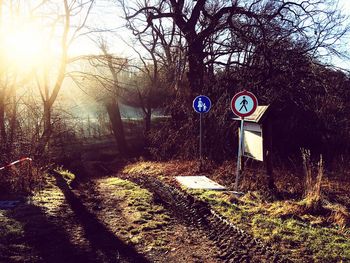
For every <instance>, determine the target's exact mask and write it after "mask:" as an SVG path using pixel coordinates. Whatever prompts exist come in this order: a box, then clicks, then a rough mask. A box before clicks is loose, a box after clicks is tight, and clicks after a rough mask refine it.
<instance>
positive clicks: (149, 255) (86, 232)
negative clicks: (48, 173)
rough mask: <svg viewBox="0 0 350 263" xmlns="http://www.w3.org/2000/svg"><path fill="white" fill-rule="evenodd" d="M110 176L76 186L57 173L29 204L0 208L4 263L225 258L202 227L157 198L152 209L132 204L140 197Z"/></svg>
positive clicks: (0, 248) (0, 256) (0, 250)
mask: <svg viewBox="0 0 350 263" xmlns="http://www.w3.org/2000/svg"><path fill="white" fill-rule="evenodd" d="M111 180H114V178H110V177H106V178H98V179H92V180H91V181H88V182H86V183H85V184H84V185H82V186H81V187H79V189H75V190H71V189H70V188H69V187H68V185H67V184H66V182H65V181H64V180H63V179H62V178H61V177H59V176H56V177H55V178H51V179H50V180H49V183H48V185H47V187H45V189H44V190H43V191H42V192H41V193H39V194H36V195H35V196H34V197H33V198H32V201H31V202H30V203H27V204H21V205H19V206H18V207H17V208H15V209H13V210H6V211H3V210H0V231H1V232H0V241H1V242H0V262H220V261H219V260H218V259H217V257H216V255H217V251H216V249H215V246H214V244H213V242H212V241H210V240H209V239H208V238H207V237H205V235H203V233H201V232H200V231H199V230H198V229H196V228H191V227H189V226H187V225H186V224H184V223H182V222H180V221H179V220H178V219H176V218H174V217H173V216H172V215H171V214H170V213H168V212H167V211H166V210H165V209H164V208H163V207H162V206H160V205H159V204H156V203H154V202H153V201H151V202H150V204H149V207H148V206H147V207H148V209H150V212H148V211H142V210H143V208H142V207H141V206H135V207H134V206H130V205H129V204H130V200H131V199H132V198H136V199H135V200H136V201H137V200H138V199H137V196H135V197H133V196H121V195H119V194H118V193H120V192H121V190H120V189H121V188H119V190H120V191H119V192H118V191H116V190H117V189H116V185H115V184H113V183H111ZM119 187H120V186H119ZM125 187H126V190H125V191H128V189H127V187H129V186H128V185H126V186H125ZM142 191H145V190H142ZM131 208H136V210H135V211H133V210H132V209H131ZM137 209H139V210H141V211H138V210H137ZM139 214H140V215H143V216H144V217H145V220H138V221H137V220H135V218H136V217H138V216H139ZM146 216H147V217H146ZM159 218H161V219H162V220H163V219H164V220H163V221H164V222H165V223H164V224H157V221H161V220H160V219H159ZM165 219H166V220H165Z"/></svg>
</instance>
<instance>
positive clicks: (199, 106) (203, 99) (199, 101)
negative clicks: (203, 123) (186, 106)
mask: <svg viewBox="0 0 350 263" xmlns="http://www.w3.org/2000/svg"><path fill="white" fill-rule="evenodd" d="M210 107H211V101H210V99H209V98H208V97H207V96H204V95H199V96H197V97H196V98H195V99H194V100H193V109H194V110H195V111H196V112H198V113H207V112H208V111H209V110H210Z"/></svg>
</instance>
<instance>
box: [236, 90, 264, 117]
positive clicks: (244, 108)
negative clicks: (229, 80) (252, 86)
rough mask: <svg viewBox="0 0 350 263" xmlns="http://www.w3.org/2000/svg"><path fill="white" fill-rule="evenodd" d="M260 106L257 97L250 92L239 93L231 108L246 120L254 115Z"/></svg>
mask: <svg viewBox="0 0 350 263" xmlns="http://www.w3.org/2000/svg"><path fill="white" fill-rule="evenodd" d="M257 106H258V100H257V99H256V97H255V95H254V94H253V93H251V92H249V91H246V90H245V91H241V92H238V93H237V94H236V95H235V96H234V97H233V98H232V101H231V108H232V111H233V113H234V114H236V115H237V116H239V117H241V118H244V117H247V116H249V115H252V114H253V113H254V111H255V110H256V107H257Z"/></svg>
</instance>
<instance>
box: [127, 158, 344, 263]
mask: <svg viewBox="0 0 350 263" xmlns="http://www.w3.org/2000/svg"><path fill="white" fill-rule="evenodd" d="M196 167H197V166H196V163H195V162H182V161H173V162H163V163H162V162H154V163H152V162H139V163H135V164H131V165H129V166H127V167H126V168H125V169H124V173H126V174H129V175H132V174H135V173H136V174H137V173H141V174H146V175H148V176H155V177H157V178H160V179H162V180H165V181H166V182H168V183H170V184H173V185H177V183H176V182H175V181H174V176H175V175H195V174H196V173H197V172H196ZM227 169H228V168H226V167H218V168H217V169H213V170H211V171H210V172H209V173H207V174H206V175H207V176H208V177H211V178H215V179H216V180H217V181H220V183H223V184H225V178H226V177H227V173H225V172H224V173H223V171H227ZM226 179H227V178H226ZM245 180H247V179H245ZM284 180H286V178H284ZM291 180H293V179H291ZM226 182H228V183H229V185H230V183H232V182H231V181H226ZM245 183H247V182H245ZM278 183H279V184H280V183H281V182H278ZM288 183H289V182H288V180H287V181H286V184H288ZM324 183H325V184H326V185H328V186H329V185H334V184H335V182H332V181H331V180H328V179H327V178H326V179H325V182H324ZM226 185H227V184H226ZM177 186H178V185H177ZM279 186H280V187H281V185H279ZM345 186H346V185H345ZM178 187H180V186H178ZM325 188H326V187H325ZM183 190H184V191H187V192H189V193H191V194H192V195H194V196H196V197H197V198H198V199H201V200H204V201H206V202H208V203H209V204H210V205H211V207H212V208H213V209H214V210H216V211H217V212H218V213H220V214H221V215H223V216H224V217H226V218H227V219H228V220H229V221H231V222H233V223H234V224H235V225H237V226H239V227H240V228H241V229H243V230H245V231H247V232H248V233H250V234H251V235H253V236H254V237H256V238H259V239H262V240H264V241H265V242H266V243H268V244H270V245H271V246H272V247H274V248H276V249H278V250H280V251H282V252H283V254H285V255H287V256H288V257H289V258H290V259H292V260H293V261H295V262H325V263H326V262H350V228H349V227H350V224H349V223H350V222H349V218H350V216H349V212H348V207H347V206H346V205H344V204H339V203H337V202H326V203H325V204H323V205H322V207H321V209H314V208H310V200H308V199H307V198H302V197H301V196H300V197H297V198H294V199H291V198H289V199H284V200H278V199H277V200H267V199H266V198H265V196H263V194H262V193H261V192H260V191H247V192H246V194H245V195H243V196H242V197H239V198H238V197H236V196H235V195H233V194H232V193H230V192H218V191H204V190H193V189H184V188H183ZM293 190H294V189H293ZM328 190H330V189H328ZM337 190H338V191H339V188H338V189H337ZM343 190H344V191H342V195H343V199H344V198H346V196H349V195H348V193H347V191H346V188H344V189H343ZM324 192H325V193H326V192H327V191H326V189H325V191H324ZM329 194H331V193H329Z"/></svg>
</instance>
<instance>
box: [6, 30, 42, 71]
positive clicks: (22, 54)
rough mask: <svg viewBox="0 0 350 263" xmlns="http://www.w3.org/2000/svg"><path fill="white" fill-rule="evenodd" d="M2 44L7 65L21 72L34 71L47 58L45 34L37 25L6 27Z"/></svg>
mask: <svg viewBox="0 0 350 263" xmlns="http://www.w3.org/2000/svg"><path fill="white" fill-rule="evenodd" d="M1 42H2V44H1V47H2V50H1V53H2V56H3V58H4V59H5V61H6V63H7V64H8V65H10V66H15V67H16V68H18V69H19V70H28V69H32V68H34V67H36V66H38V65H40V64H42V63H43V62H44V60H45V59H46V58H47V54H46V53H47V52H46V49H45V38H44V35H43V32H42V31H41V30H40V28H39V27H37V26H35V25H32V24H27V25H25V24H22V25H17V26H11V27H6V28H4V29H3V30H2V31H1Z"/></svg>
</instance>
